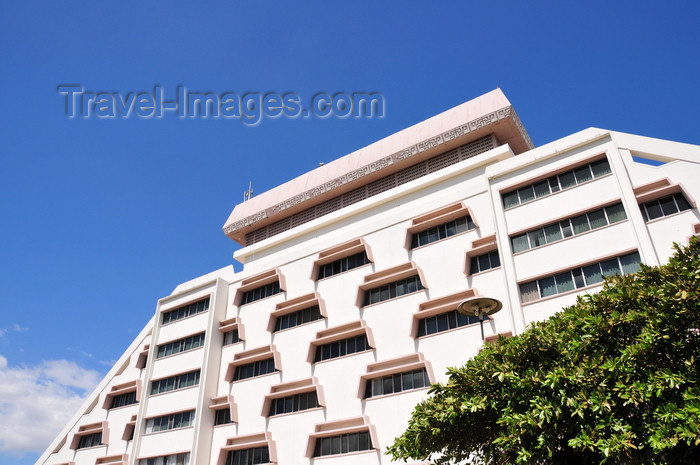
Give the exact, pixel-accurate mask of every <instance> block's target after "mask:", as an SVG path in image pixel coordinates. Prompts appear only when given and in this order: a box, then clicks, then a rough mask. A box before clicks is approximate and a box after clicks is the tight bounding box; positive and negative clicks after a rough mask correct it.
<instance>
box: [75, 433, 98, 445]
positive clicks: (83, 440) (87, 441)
mask: <svg viewBox="0 0 700 465" xmlns="http://www.w3.org/2000/svg"><path fill="white" fill-rule="evenodd" d="M101 445H102V431H100V432H99V433H92V434H86V435H84V436H80V440H79V441H78V447H77V448H76V449H86V448H88V447H95V446H101Z"/></svg>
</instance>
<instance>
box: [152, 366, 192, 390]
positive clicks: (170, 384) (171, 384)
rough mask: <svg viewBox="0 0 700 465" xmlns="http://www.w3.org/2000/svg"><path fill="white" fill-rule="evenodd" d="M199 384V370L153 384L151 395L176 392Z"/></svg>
mask: <svg viewBox="0 0 700 465" xmlns="http://www.w3.org/2000/svg"><path fill="white" fill-rule="evenodd" d="M198 384H199V370H197V371H191V372H189V373H183V374H181V375H176V376H171V377H170V378H163V379H159V380H156V381H153V382H152V383H151V395H154V394H160V393H162V392H170V391H176V390H178V389H184V388H186V387H190V386H196V385H198Z"/></svg>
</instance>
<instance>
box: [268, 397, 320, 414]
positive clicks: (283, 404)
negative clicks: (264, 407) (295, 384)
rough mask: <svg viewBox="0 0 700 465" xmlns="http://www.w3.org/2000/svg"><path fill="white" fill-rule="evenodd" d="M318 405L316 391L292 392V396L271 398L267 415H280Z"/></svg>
mask: <svg viewBox="0 0 700 465" xmlns="http://www.w3.org/2000/svg"><path fill="white" fill-rule="evenodd" d="M316 407H318V396H317V395H316V391H312V392H304V393H301V394H294V395H292V396H287V397H280V398H277V399H272V401H271V403H270V411H269V413H268V416H271V417H272V416H275V415H282V414H285V413H292V412H301V411H303V410H309V409H312V408H316Z"/></svg>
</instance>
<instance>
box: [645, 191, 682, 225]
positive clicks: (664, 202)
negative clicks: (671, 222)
mask: <svg viewBox="0 0 700 465" xmlns="http://www.w3.org/2000/svg"><path fill="white" fill-rule="evenodd" d="M691 208H692V207H691V206H690V203H689V202H688V201H687V200H686V199H685V197H683V194H681V193H680V192H678V193H675V194H673V195H669V196H667V197H662V198H660V199H658V200H652V201H651V202H645V203H643V204H640V205H639V209H640V210H641V211H642V216H643V217H644V220H645V221H651V220H655V219H656V218H661V217H664V216H669V215H673V214H674V213H678V212H682V211H685V210H690V209H691Z"/></svg>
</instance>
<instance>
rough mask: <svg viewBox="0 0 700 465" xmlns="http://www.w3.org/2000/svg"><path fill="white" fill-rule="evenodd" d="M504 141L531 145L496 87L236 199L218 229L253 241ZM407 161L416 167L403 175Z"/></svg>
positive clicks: (517, 146) (517, 148)
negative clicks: (306, 170) (274, 185)
mask: <svg viewBox="0 0 700 465" xmlns="http://www.w3.org/2000/svg"><path fill="white" fill-rule="evenodd" d="M503 144H508V145H509V146H510V148H511V150H513V152H514V153H515V154H516V155H517V154H520V153H523V152H525V151H527V150H530V149H532V148H533V144H532V141H531V140H530V137H529V136H528V134H527V132H526V131H525V128H524V127H523V125H522V123H521V122H520V119H519V118H518V115H517V114H516V113H515V110H514V109H513V107H512V105H511V104H510V102H509V101H508V99H507V98H506V96H505V95H504V94H503V92H502V91H501V90H500V89H496V90H493V91H491V92H489V93H487V94H484V95H482V96H480V97H477V98H475V99H473V100H470V101H468V102H465V103H463V104H461V105H459V106H457V107H454V108H452V109H450V110H447V111H445V112H443V113H440V114H439V115H436V116H433V117H432V118H429V119H427V120H425V121H423V122H420V123H418V124H415V125H413V126H411V127H409V128H406V129H404V130H402V131H399V132H397V133H395V134H392V135H390V136H388V137H386V138H384V139H381V140H379V141H377V142H375V143H373V144H371V145H368V146H367V147H363V148H361V149H359V150H357V151H355V152H353V153H350V154H348V155H345V156H344V157H341V158H339V159H337V160H334V161H332V162H330V163H327V164H325V165H323V166H320V167H318V168H316V169H315V170H313V171H310V172H308V173H306V174H304V175H302V176H299V177H297V178H295V179H292V180H291V181H288V182H286V183H284V184H282V185H280V186H277V187H275V188H274V189H270V190H269V191H267V192H263V193H262V194H260V195H258V196H256V197H253V198H251V199H250V200H248V201H246V202H243V203H240V204H238V205H236V207H235V208H234V209H233V212H231V215H230V216H229V218H228V220H227V221H226V224H225V225H224V227H223V230H224V233H225V234H226V236H228V237H229V238H231V239H233V240H234V241H236V242H238V243H239V244H241V245H243V246H246V245H251V244H253V243H255V242H259V241H260V240H264V239H265V238H267V237H270V236H272V235H275V234H278V233H280V232H282V231H285V230H287V229H290V228H292V227H294V226H297V225H299V224H303V223H305V222H307V221H311V220H313V219H314V218H317V217H318V216H321V215H323V214H326V213H330V212H331V211H335V210H338V209H339V208H342V207H343V206H346V205H349V204H352V203H354V202H357V201H359V200H362V199H363V198H366V197H367V196H371V195H373V194H374V193H378V192H382V191H383V190H387V189H388V188H391V187H394V186H395V185H398V184H400V183H401V179H403V178H406V177H410V178H411V179H415V177H418V176H420V175H421V174H420V173H419V172H418V171H420V169H422V168H421V167H422V165H421V164H423V165H425V167H424V169H425V170H426V171H425V172H429V170H430V169H431V168H430V163H431V161H434V163H433V164H437V165H440V166H441V167H442V166H447V165H449V164H451V163H452V162H450V160H449V159H455V160H456V161H459V160H460V159H464V158H468V157H469V156H473V154H476V153H481V152H484V151H486V150H489V149H491V148H493V147H495V146H498V145H503ZM448 153H454V155H453V156H446V155H449V154H448ZM441 154H442V155H441ZM412 167H416V168H418V171H417V172H416V173H413V172H411V173H408V172H407V171H406V170H407V169H408V168H412ZM412 171H416V169H413V170H412ZM402 174H403V175H404V176H403V177H402V176H401V175H402ZM397 175H398V178H397ZM368 187H369V188H370V189H369V190H368V189H367V188H368Z"/></svg>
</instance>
